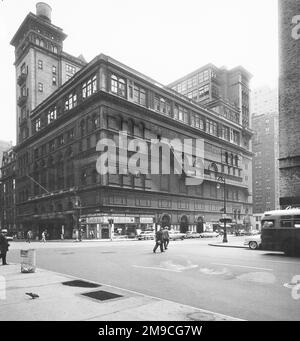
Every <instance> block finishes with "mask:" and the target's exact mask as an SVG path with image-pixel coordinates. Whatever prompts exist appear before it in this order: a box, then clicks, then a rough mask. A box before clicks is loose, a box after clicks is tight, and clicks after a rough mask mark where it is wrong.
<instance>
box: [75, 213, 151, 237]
mask: <svg viewBox="0 0 300 341" xmlns="http://www.w3.org/2000/svg"><path fill="white" fill-rule="evenodd" d="M81 219H82V220H83V221H84V222H85V223H84V224H82V225H81V227H82V229H83V231H84V232H83V238H87V239H94V238H95V239H112V238H116V237H127V238H135V237H136V236H137V235H138V234H139V233H140V232H141V231H146V230H154V217H153V216H145V215H136V216H133V215H130V216H129V215H128V216H127V215H112V216H109V215H104V214H102V215H87V216H82V217H81Z"/></svg>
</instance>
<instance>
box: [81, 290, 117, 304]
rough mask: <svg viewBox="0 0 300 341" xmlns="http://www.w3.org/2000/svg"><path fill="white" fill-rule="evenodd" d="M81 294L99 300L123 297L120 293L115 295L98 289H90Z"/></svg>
mask: <svg viewBox="0 0 300 341" xmlns="http://www.w3.org/2000/svg"><path fill="white" fill-rule="evenodd" d="M82 295H83V296H87V297H91V298H94V299H96V300H99V301H105V300H111V299H113V298H118V297H123V296H122V295H117V294H114V293H112V292H108V291H104V290H99V291H92V292H87V293H84V294H82Z"/></svg>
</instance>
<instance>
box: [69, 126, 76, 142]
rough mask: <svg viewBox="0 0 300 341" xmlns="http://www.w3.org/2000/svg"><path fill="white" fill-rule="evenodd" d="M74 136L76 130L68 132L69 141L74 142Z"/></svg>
mask: <svg viewBox="0 0 300 341" xmlns="http://www.w3.org/2000/svg"><path fill="white" fill-rule="evenodd" d="M74 136H75V134H74V128H72V129H70V130H69V131H68V140H73V138H74Z"/></svg>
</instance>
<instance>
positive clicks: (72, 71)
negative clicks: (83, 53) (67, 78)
mask: <svg viewBox="0 0 300 341" xmlns="http://www.w3.org/2000/svg"><path fill="white" fill-rule="evenodd" d="M66 72H68V73H70V74H72V75H74V74H75V73H76V68H75V66H72V65H69V64H66Z"/></svg>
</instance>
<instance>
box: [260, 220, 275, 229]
mask: <svg viewBox="0 0 300 341" xmlns="http://www.w3.org/2000/svg"><path fill="white" fill-rule="evenodd" d="M272 227H274V220H263V221H262V228H263V229H265V228H272Z"/></svg>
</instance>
